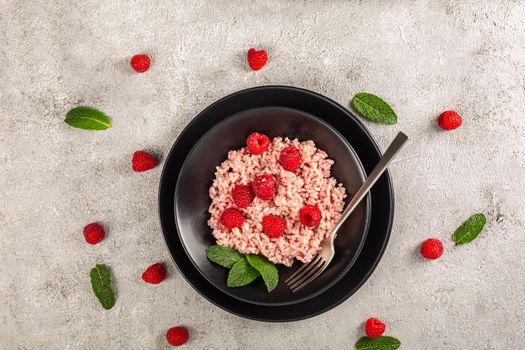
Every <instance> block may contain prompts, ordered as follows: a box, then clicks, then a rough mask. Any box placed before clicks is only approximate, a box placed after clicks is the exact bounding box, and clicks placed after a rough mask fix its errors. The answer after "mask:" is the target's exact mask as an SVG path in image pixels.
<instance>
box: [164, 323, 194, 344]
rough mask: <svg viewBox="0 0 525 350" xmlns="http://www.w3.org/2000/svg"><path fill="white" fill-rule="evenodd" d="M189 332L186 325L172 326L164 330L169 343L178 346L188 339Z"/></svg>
mask: <svg viewBox="0 0 525 350" xmlns="http://www.w3.org/2000/svg"><path fill="white" fill-rule="evenodd" d="M189 337H190V333H189V332H188V330H187V329H186V327H173V328H170V329H168V331H167V332H166V340H167V341H168V343H169V344H170V345H173V346H179V345H182V344H184V343H186V342H187V341H188V339H189Z"/></svg>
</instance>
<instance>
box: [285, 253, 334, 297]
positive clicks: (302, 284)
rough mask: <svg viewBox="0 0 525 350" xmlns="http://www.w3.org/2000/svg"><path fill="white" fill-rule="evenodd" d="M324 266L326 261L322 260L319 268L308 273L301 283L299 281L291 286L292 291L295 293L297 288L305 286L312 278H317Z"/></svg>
mask: <svg viewBox="0 0 525 350" xmlns="http://www.w3.org/2000/svg"><path fill="white" fill-rule="evenodd" d="M325 268H326V262H325V261H324V260H323V263H322V264H321V266H320V267H319V269H318V270H317V271H316V272H315V273H313V274H310V277H309V278H308V279H307V280H306V281H304V282H303V283H301V284H300V285H298V286H297V285H296V286H295V287H293V288H292V293H295V292H297V291H298V290H299V289H302V288H303V287H304V286H306V285H307V284H308V283H310V282H312V281H313V280H314V279H316V278H317V276H319V275H320V274H321V273H323V271H324V270H325Z"/></svg>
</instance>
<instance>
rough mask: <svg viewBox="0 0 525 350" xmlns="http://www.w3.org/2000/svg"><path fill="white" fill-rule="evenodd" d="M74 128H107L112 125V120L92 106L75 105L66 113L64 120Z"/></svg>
mask: <svg viewBox="0 0 525 350" xmlns="http://www.w3.org/2000/svg"><path fill="white" fill-rule="evenodd" d="M64 121H65V122H66V123H67V124H69V125H70V126H72V127H74V128H79V129H86V130H106V129H107V128H110V127H111V120H110V119H109V117H108V116H107V115H105V114H104V113H102V112H101V111H99V110H97V109H95V108H91V107H84V106H80V107H75V108H73V109H72V110H70V111H69V112H67V114H66V119H65V120H64Z"/></svg>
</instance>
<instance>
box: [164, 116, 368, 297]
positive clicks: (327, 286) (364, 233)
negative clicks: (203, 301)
mask: <svg viewBox="0 0 525 350" xmlns="http://www.w3.org/2000/svg"><path fill="white" fill-rule="evenodd" d="M268 108H277V109H281V110H288V111H294V112H298V113H300V114H301V115H302V116H303V117H306V118H309V119H313V120H315V121H316V122H318V123H319V124H321V125H322V126H323V127H325V128H326V129H327V130H329V131H330V132H331V133H332V134H334V135H335V137H337V138H338V139H339V142H342V143H343V144H344V145H345V147H346V148H347V149H348V151H349V152H350V154H351V156H352V157H353V158H354V159H355V160H356V164H357V168H358V172H359V177H360V180H361V183H362V182H364V181H365V179H366V171H365V169H364V166H363V163H362V162H361V159H360V158H359V156H358V155H357V153H356V151H355V150H354V148H353V147H352V145H351V144H350V142H348V140H347V139H346V138H345V137H344V136H343V135H341V133H340V132H339V131H338V130H337V129H335V128H334V127H333V126H332V125H330V124H328V123H327V122H325V121H324V120H322V119H321V118H319V117H317V116H315V115H313V114H311V113H308V112H306V111H301V110H298V109H295V108H291V107H283V106H264V107H255V108H249V109H245V110H242V111H239V112H237V113H234V114H232V115H229V116H228V117H226V118H224V119H222V120H221V121H220V122H218V123H216V124H215V125H213V126H212V127H211V128H209V129H208V130H206V132H205V133H204V134H202V136H201V137H200V138H199V139H198V140H197V142H195V144H194V145H193V146H192V148H191V150H190V151H189V152H188V154H187V155H186V157H185V159H184V161H183V162H182V165H181V167H180V171H179V174H178V175H177V180H176V182H175V193H174V198H173V201H175V198H176V197H177V191H178V189H179V188H180V186H179V183H180V180H181V174H182V173H183V171H184V168H185V167H186V166H187V165H188V159H189V158H190V157H191V155H192V153H194V152H195V150H196V148H197V147H198V146H199V145H200V144H201V143H202V142H204V139H205V138H206V136H207V135H209V133H210V132H211V131H212V130H213V129H214V128H215V127H217V126H219V125H220V124H222V123H224V122H225V121H227V120H228V119H231V118H234V117H236V116H238V115H239V114H241V113H246V112H249V111H253V110H259V109H268ZM279 136H281V135H279ZM276 137H277V136H276ZM281 137H284V136H281ZM300 141H305V140H300ZM313 141H314V142H315V140H313ZM316 146H317V145H316ZM328 157H329V158H330V155H328ZM336 180H337V181H339V180H338V179H336ZM345 189H346V188H345ZM346 190H347V189H346ZM347 192H348V190H347ZM364 203H365V208H364V211H365V213H364V224H363V229H362V234H361V235H360V239H359V243H358V245H357V249H356V250H355V252H354V254H353V255H352V257H351V258H350V259H349V262H348V263H347V264H346V265H345V266H344V267H343V268H342V269H341V271H340V272H339V273H338V274H337V275H336V276H335V277H334V278H333V279H331V280H330V281H329V282H328V283H326V284H325V285H324V286H323V287H321V288H319V289H318V290H316V291H314V292H313V293H310V294H307V295H305V296H303V297H301V298H297V299H293V300H290V301H282V302H264V301H257V300H251V299H249V298H243V297H241V296H239V295H236V294H235V293H233V292H230V289H229V288H228V287H224V286H225V285H226V282H225V281H224V282H223V283H220V282H218V281H216V280H214V279H213V278H211V277H210V276H209V275H208V274H207V273H206V272H205V271H203V269H202V268H201V266H199V264H197V262H196V261H195V259H194V257H193V256H192V254H190V251H189V249H188V248H187V247H186V244H185V240H184V237H183V234H182V230H181V228H180V226H179V220H178V215H177V206H176V205H174V210H173V214H174V217H175V227H176V231H177V235H178V237H179V241H180V242H181V245H182V248H183V249H184V252H185V253H186V255H187V256H188V258H189V260H190V261H191V263H192V264H193V266H194V267H195V268H196V269H197V271H199V273H200V274H201V275H202V276H203V277H204V278H205V279H206V280H207V281H208V282H209V283H211V284H212V285H213V286H214V287H215V288H217V289H219V290H220V291H222V292H223V293H225V294H227V295H229V296H231V297H233V298H235V299H238V300H240V301H242V302H246V303H249V304H255V305H261V306H285V305H293V304H298V303H301V302H304V301H306V300H309V299H312V298H315V297H316V296H318V295H320V294H322V293H324V292H325V291H327V290H328V289H330V288H331V287H332V286H333V285H334V284H336V283H337V282H339V281H340V280H341V278H343V277H344V276H345V275H346V274H347V273H348V271H349V270H350V269H351V268H352V266H353V265H354V263H355V262H356V260H357V258H358V257H359V254H361V251H362V250H363V246H364V245H365V241H366V238H367V236H368V230H369V228H370V219H371V215H372V201H371V196H370V193H369V194H367V196H366V198H365V201H364ZM346 204H348V203H346ZM346 204H345V207H346ZM209 233H210V234H211V228H210V232H209ZM208 262H209V261H208ZM294 262H295V259H294ZM209 263H210V264H211V262H209ZM281 282H282V281H281V280H280V281H279V283H281Z"/></svg>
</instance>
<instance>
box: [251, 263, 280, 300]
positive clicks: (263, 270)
mask: <svg viewBox="0 0 525 350" xmlns="http://www.w3.org/2000/svg"><path fill="white" fill-rule="evenodd" d="M246 260H248V263H249V264H250V265H251V266H252V267H253V268H254V269H256V270H257V271H259V273H260V274H261V277H262V279H263V280H264V284H266V288H267V289H268V292H271V291H272V290H274V289H275V288H277V285H278V284H279V272H277V268H276V267H275V265H274V264H272V263H271V262H269V261H268V259H266V258H265V257H264V256H261V255H253V254H250V255H246Z"/></svg>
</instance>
